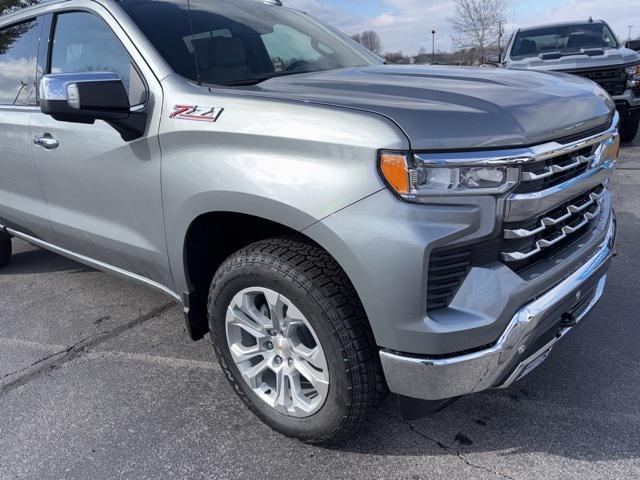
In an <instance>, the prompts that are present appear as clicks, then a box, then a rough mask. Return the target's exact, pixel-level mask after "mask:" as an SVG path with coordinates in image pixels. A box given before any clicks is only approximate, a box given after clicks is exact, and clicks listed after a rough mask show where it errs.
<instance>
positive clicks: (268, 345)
mask: <svg viewBox="0 0 640 480" xmlns="http://www.w3.org/2000/svg"><path fill="white" fill-rule="evenodd" d="M264 346H265V347H267V350H273V343H271V342H267V343H265V345H264Z"/></svg>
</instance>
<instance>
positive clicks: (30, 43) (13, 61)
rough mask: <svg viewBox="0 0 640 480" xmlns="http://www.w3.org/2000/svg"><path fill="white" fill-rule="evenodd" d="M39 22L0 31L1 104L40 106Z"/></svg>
mask: <svg viewBox="0 0 640 480" xmlns="http://www.w3.org/2000/svg"><path fill="white" fill-rule="evenodd" d="M37 49H38V21H37V20H29V21H28V22H23V23H19V24H17V25H12V26H10V27H6V28H3V29H2V30H0V105H36V103H37V100H36V69H37V66H36V63H37V60H36V57H37Z"/></svg>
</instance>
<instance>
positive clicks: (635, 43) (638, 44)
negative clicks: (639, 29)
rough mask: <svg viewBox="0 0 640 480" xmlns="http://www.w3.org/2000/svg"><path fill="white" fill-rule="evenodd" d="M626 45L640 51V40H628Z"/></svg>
mask: <svg viewBox="0 0 640 480" xmlns="http://www.w3.org/2000/svg"><path fill="white" fill-rule="evenodd" d="M625 47H627V48H628V49H630V50H635V51H636V52H640V40H627V43H626V45H625Z"/></svg>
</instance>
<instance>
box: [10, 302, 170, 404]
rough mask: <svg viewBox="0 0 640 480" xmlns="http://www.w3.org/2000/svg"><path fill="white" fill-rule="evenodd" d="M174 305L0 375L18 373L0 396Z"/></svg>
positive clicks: (150, 312) (141, 316)
mask: <svg viewBox="0 0 640 480" xmlns="http://www.w3.org/2000/svg"><path fill="white" fill-rule="evenodd" d="M174 305H175V303H174V302H167V303H164V304H162V305H160V306H159V307H157V308H154V309H153V310H151V311H149V312H147V313H146V314H143V313H142V312H140V313H139V315H138V317H137V318H136V319H134V320H131V321H130V322H127V323H124V324H122V325H119V326H117V327H114V328H112V329H110V330H106V331H104V332H102V333H99V334H96V335H91V336H88V337H85V338H83V339H82V340H80V341H78V342H76V343H74V344H73V345H71V346H69V347H67V348H65V349H63V350H60V351H58V352H55V353H52V354H51V355H48V356H46V357H44V358H41V359H40V360H37V361H35V362H34V363H32V364H31V365H29V366H28V367H25V368H23V369H20V370H18V371H16V372H12V373H10V374H7V375H5V376H3V377H1V378H0V380H2V379H5V378H8V377H10V376H12V375H18V377H17V378H15V379H14V380H12V381H10V382H8V383H6V384H5V385H3V386H2V387H0V397H2V396H4V395H6V394H7V393H9V392H10V391H12V390H15V389H16V388H18V387H21V386H22V385H25V384H27V383H29V382H31V381H32V380H34V379H36V378H38V377H40V376H41V375H48V374H49V372H51V371H52V370H55V369H56V368H59V367H60V366H62V365H64V364H65V363H68V362H70V361H71V360H74V359H75V358H78V357H80V356H82V355H83V354H84V353H85V352H86V351H87V350H89V349H90V348H92V347H96V346H98V345H101V344H103V343H105V342H107V341H108V340H111V339H113V338H115V337H117V336H119V335H121V334H122V333H124V332H126V331H128V330H130V329H132V328H135V327H137V326H139V325H142V324H143V323H145V322H148V321H149V320H151V319H153V318H156V317H158V316H159V315H161V314H163V313H164V312H166V311H167V310H169V309H170V308H172V307H173V306H174Z"/></svg>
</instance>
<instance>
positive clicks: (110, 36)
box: [31, 2, 173, 288]
mask: <svg viewBox="0 0 640 480" xmlns="http://www.w3.org/2000/svg"><path fill="white" fill-rule="evenodd" d="M89 3H92V2H87V4H89ZM95 8H96V10H95V11H90V10H88V9H87V10H83V11H62V12H60V13H55V14H54V16H53V21H52V34H51V35H50V42H52V44H51V46H50V49H49V52H50V54H49V60H48V62H47V63H48V67H47V72H45V73H54V74H55V73H81V72H96V71H100V72H110V73H115V74H117V75H118V76H119V77H120V78H121V79H122V80H123V82H124V84H125V87H126V88H127V92H128V94H129V98H130V104H131V105H132V106H133V107H132V108H134V109H138V110H144V111H146V112H147V114H148V117H147V131H146V132H145V135H144V136H143V137H142V138H140V139H138V140H135V141H131V142H127V141H125V140H123V139H122V137H121V136H120V134H119V133H118V132H117V131H116V130H114V129H113V128H112V127H111V126H109V125H108V124H107V123H105V122H103V121H96V122H95V123H94V124H78V123H67V122H60V121H57V120H54V119H53V118H52V117H50V116H47V115H44V114H43V113H41V112H40V113H36V114H34V115H33V118H32V121H31V135H32V137H33V138H34V145H33V149H34V152H35V156H36V159H37V164H38V171H39V173H40V179H41V181H42V186H43V190H44V193H45V196H46V198H47V202H48V206H49V218H50V221H51V225H52V228H53V230H54V231H55V233H56V235H57V237H58V241H59V245H58V246H60V247H62V248H64V249H67V250H69V251H71V252H73V253H76V254H80V255H83V256H85V257H88V258H89V259H92V260H98V261H99V262H102V263H104V264H106V265H107V266H108V267H109V266H110V267H116V268H117V269H120V270H123V271H124V272H123V273H125V274H127V273H133V274H135V275H137V276H139V277H143V279H147V280H150V281H152V282H153V283H156V284H159V285H160V286H164V287H169V288H172V286H173V281H172V277H171V275H170V271H169V266H168V260H167V252H166V243H165V234H164V219H163V211H162V198H161V186H160V167H161V158H160V146H159V141H158V137H157V134H158V124H159V118H160V109H161V105H162V90H161V87H160V84H159V82H158V80H157V79H156V78H155V76H154V75H153V73H152V72H151V70H150V69H149V67H148V66H147V65H146V63H145V62H144V60H143V59H142V57H140V56H139V53H138V52H137V50H136V49H135V47H134V46H133V44H132V43H131V40H130V39H129V38H128V37H127V35H126V34H125V33H124V31H122V28H121V27H120V25H119V24H118V23H117V22H116V21H115V19H114V18H113V17H111V16H110V15H109V13H108V12H106V11H103V10H102V7H98V6H97V7H95ZM134 58H137V60H134Z"/></svg>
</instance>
